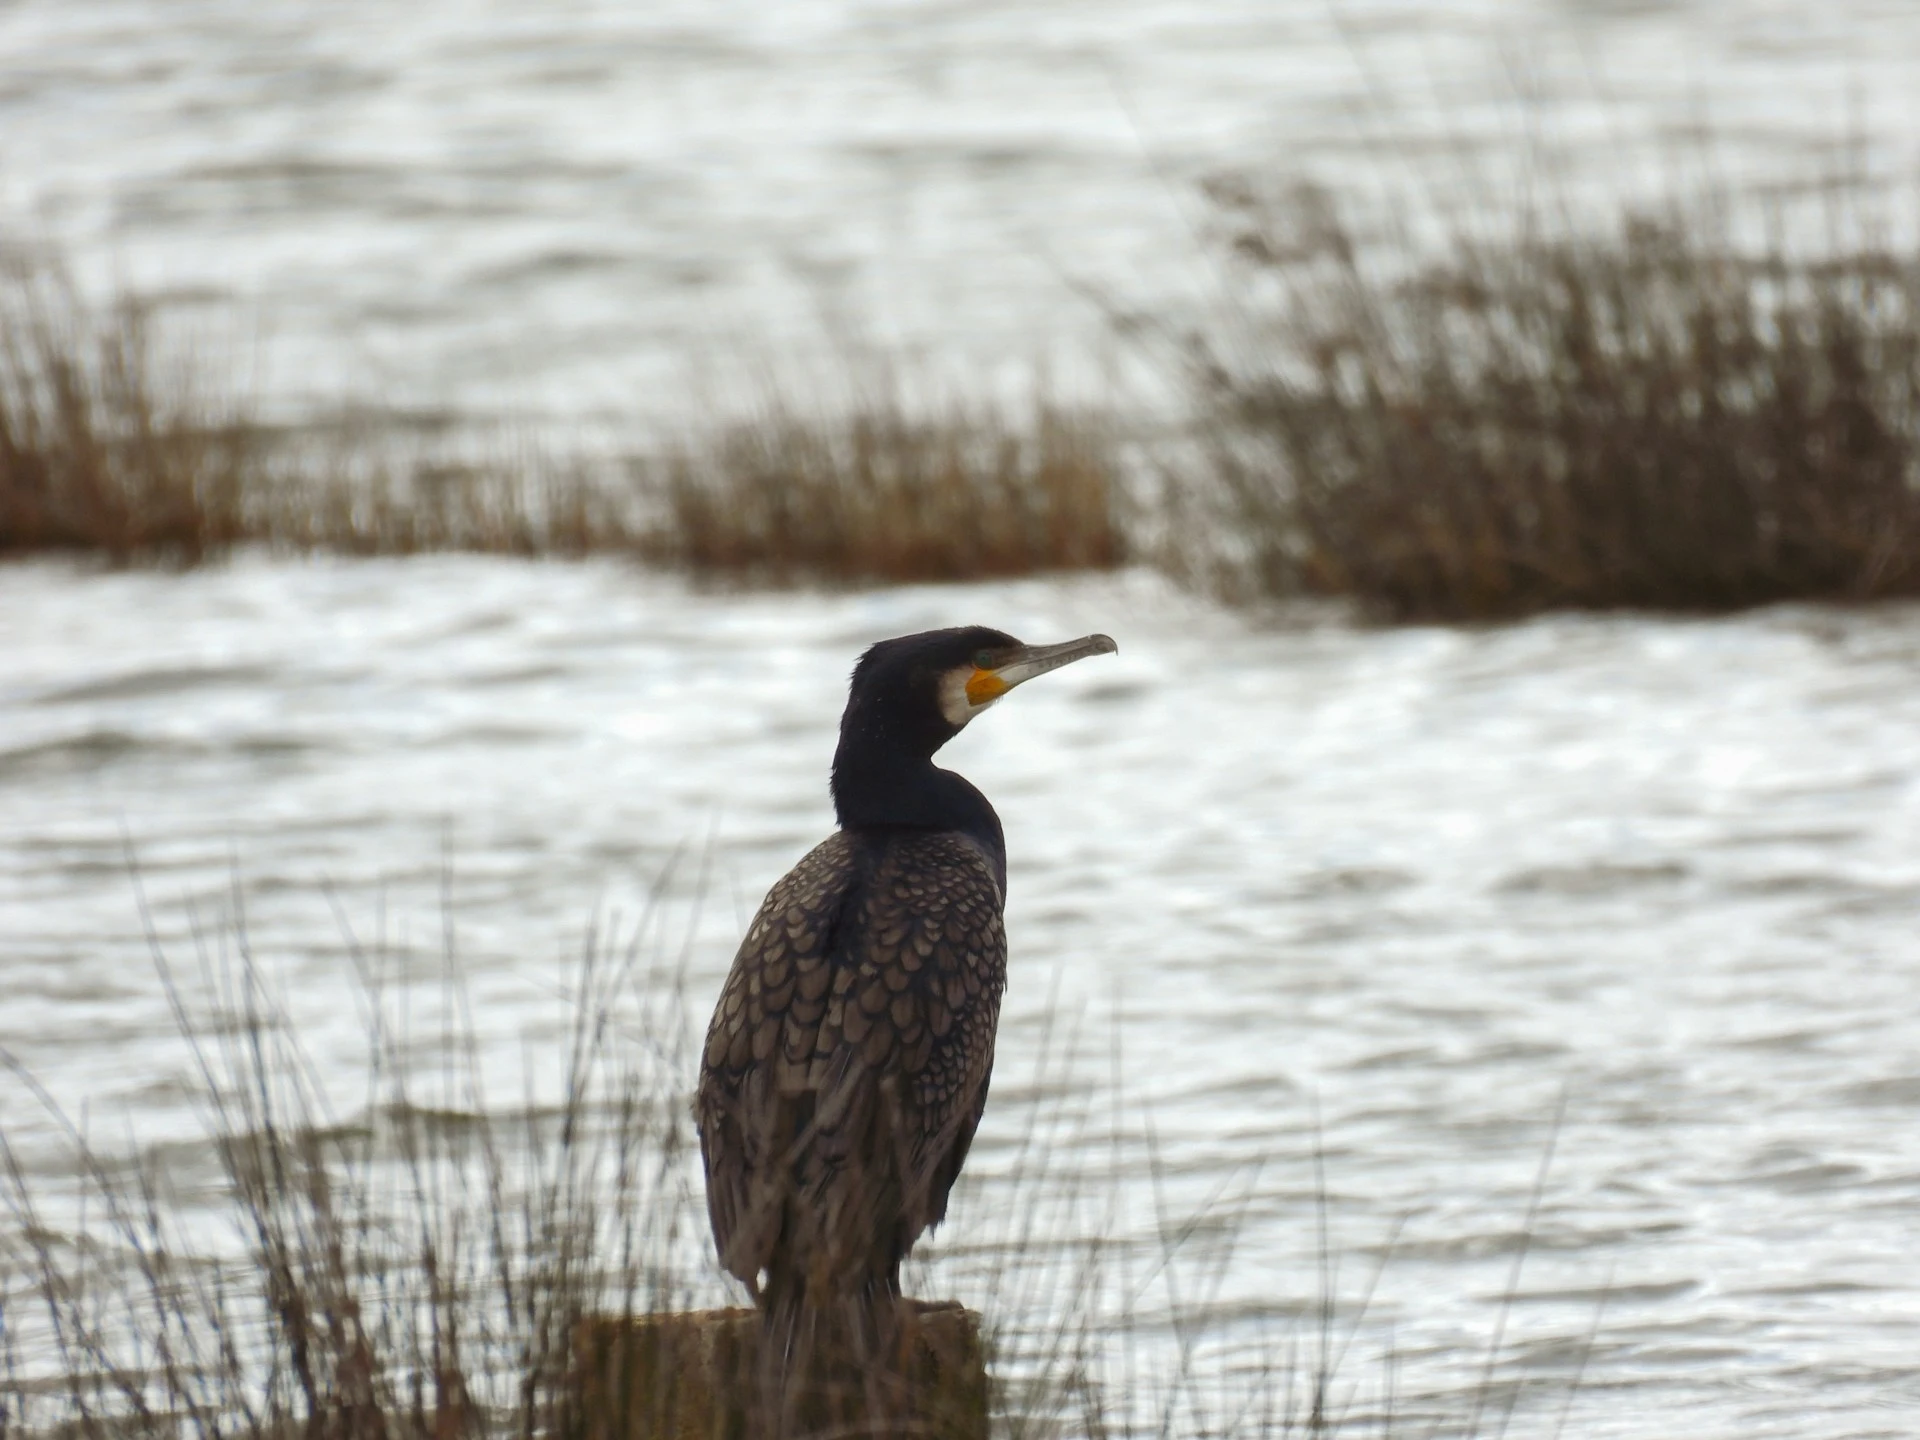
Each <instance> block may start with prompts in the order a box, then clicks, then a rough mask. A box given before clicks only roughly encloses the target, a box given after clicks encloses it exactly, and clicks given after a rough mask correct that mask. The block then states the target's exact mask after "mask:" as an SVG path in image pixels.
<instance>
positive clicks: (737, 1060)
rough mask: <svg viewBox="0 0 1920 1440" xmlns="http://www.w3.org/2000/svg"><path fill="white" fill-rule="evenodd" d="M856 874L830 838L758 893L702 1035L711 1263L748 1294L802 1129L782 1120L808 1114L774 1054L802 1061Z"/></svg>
mask: <svg viewBox="0 0 1920 1440" xmlns="http://www.w3.org/2000/svg"><path fill="white" fill-rule="evenodd" d="M858 871H859V858H858V855H857V854H856V851H855V847H854V845H853V842H852V841H851V840H850V839H849V837H848V836H847V835H845V834H844V833H839V832H836V833H835V834H833V835H831V836H829V837H828V838H827V839H826V840H824V841H822V842H821V843H820V844H819V845H817V846H815V847H814V848H813V849H812V850H811V851H809V852H808V853H807V854H806V855H805V856H804V857H802V859H801V860H800V862H799V864H797V865H795V866H794V867H793V869H791V870H789V871H788V872H787V873H786V875H785V876H784V877H782V878H781V880H780V881H779V882H778V883H777V884H775V885H774V887H773V889H772V890H770V891H768V892H767V898H766V899H765V900H764V901H762V902H761V904H760V910H759V913H758V914H756V915H755V916H754V918H753V924H752V925H751V926H749V927H748V929H747V934H746V937H745V938H744V939H743V940H742V941H741V942H740V949H739V951H738V953H737V954H735V956H734V959H733V970H732V972H731V973H730V974H729V975H728V976H727V983H726V986H725V988H724V989H723V990H722V991H721V992H720V1003H719V1004H718V1005H716V1006H715V1007H714V1011H713V1020H712V1022H711V1023H710V1024H709V1025H708V1027H707V1042H706V1049H705V1051H704V1052H703V1054H702V1057H701V1065H700V1087H699V1091H698V1093H697V1096H696V1098H695V1101H694V1115H695V1118H696V1119H697V1121H698V1122H699V1129H700V1153H701V1158H702V1160H703V1161H704V1162H705V1166H706V1172H707V1213H708V1216H709V1218H710V1219H711V1221H712V1223H713V1238H714V1243H715V1245H716V1246H717V1247H718V1249H719V1252H720V1262H721V1264H722V1265H724V1266H725V1267H726V1269H727V1270H728V1271H729V1272H730V1273H732V1274H734V1275H737V1276H739V1277H740V1278H741V1279H742V1280H745V1281H746V1282H747V1284H748V1286H749V1287H753V1286H755V1285H756V1283H757V1282H756V1278H755V1277H756V1276H757V1275H758V1274H759V1272H760V1271H761V1269H763V1268H764V1267H765V1266H766V1265H767V1263H768V1261H769V1259H770V1257H771V1255H772V1252H773V1246H774V1243H775V1241H776V1240H777V1239H778V1235H779V1229H780V1219H781V1215H780V1211H781V1202H782V1199H783V1191H784V1190H785V1180H784V1176H785V1174H786V1172H787V1171H788V1168H789V1165H790V1162H791V1152H792V1149H793V1145H794V1141H795V1139H796V1136H795V1134H794V1132H795V1131H796V1130H797V1129H800V1128H803V1127H804V1124H805V1118H804V1117H802V1116H798V1115H796V1114H795V1113H794V1112H795V1110H796V1108H810V1107H797V1106H796V1104H795V1101H796V1099H797V1098H799V1097H798V1096H797V1092H798V1091H799V1090H801V1089H804V1088H805V1079H804V1072H805V1069H806V1065H805V1060H804V1059H803V1060H802V1062H801V1063H800V1064H799V1065H798V1066H796V1065H794V1064H793V1063H792V1062H791V1061H786V1060H785V1058H784V1057H786V1056H787V1055H790V1054H791V1053H792V1052H793V1051H794V1050H796V1049H803V1053H804V1056H806V1057H810V1056H811V1054H812V1050H813V1044H814V1032H815V1030H817V1028H818V1027H819V1024H820V1020H821V1017H822V1016H823V1015H824V1014H825V1013H826V1010H827V994H828V988H829V986H830V984H831V982H832V978H833V977H832V966H831V964H830V963H829V955H830V953H831V951H832V949H833V948H834V943H835V939H836V935H837V931H838V928H839V924H840V921H841V918H842V914H843V911H844V910H845V908H846V904H847V900H848V898H849V896H850V895H851V894H852V892H853V889H854V887H855V885H856V883H857V877H858ZM776 1056H778V1057H780V1058H779V1059H776ZM796 1070H798V1071H799V1072H800V1073H799V1074H795V1071H796Z"/></svg>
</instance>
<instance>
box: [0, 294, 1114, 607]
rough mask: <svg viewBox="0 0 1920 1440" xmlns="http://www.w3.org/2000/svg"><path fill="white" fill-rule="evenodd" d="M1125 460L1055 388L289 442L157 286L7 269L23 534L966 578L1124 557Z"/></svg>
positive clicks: (7, 460) (40, 547)
mask: <svg viewBox="0 0 1920 1440" xmlns="http://www.w3.org/2000/svg"><path fill="white" fill-rule="evenodd" d="M469 448H470V449H475V447H469ZM1116 477H1117V467H1116V462H1115V457H1114V446H1113V444H1112V443H1111V441H1110V438H1109V434H1108V432H1107V430H1106V428H1105V427H1104V426H1103V425H1102V424H1101V423H1100V422H1098V421H1097V420H1095V419H1094V418H1092V417H1089V416H1086V415H1082V414H1076V413H1073V412H1070V411H1068V410H1066V409H1064V408H1061V407H1058V406H1055V405H1052V404H1049V403H1047V402H1045V401H1040V400H1036V402H1035V404H1034V406H1033V411H1032V414H1031V416H1030V417H1026V418H1025V419H1016V418H1010V417H1009V416H1008V415H1006V414H1005V413H1003V412H1002V411H1000V410H997V409H994V408H992V407H967V406H962V405H953V406H948V407H946V408H944V409H942V410H939V411H937V412H935V413H932V414H929V415H924V416H923V415H919V414H916V413H912V412H910V411H909V410H908V408H907V407H906V406H905V405H904V404H902V403H901V402H900V401H899V400H898V399H897V398H889V399H885V400H878V401H870V402H867V403H862V404H858V405H855V406H853V407H851V408H850V409H848V410H847V411H845V412H827V411H820V412H818V413H805V412H803V411H801V410H800V409H799V408H797V407H795V406H792V405H790V404H778V405H773V406H769V407H766V408H764V409H763V410H762V411H761V412H759V413H758V414H756V415H755V416H753V417H752V418H748V419H741V420H735V421H732V422H729V423H725V424H720V425H717V426H716V427H715V428H714V429H712V430H711V431H709V432H705V433H703V434H701V435H700V436H698V437H697V438H695V439H692V440H689V441H686V442H684V443H681V444H679V445H676V446H672V447H669V448H668V449H667V450H665V451H664V452H663V453H660V454H656V455H651V456H647V457H644V458H641V459H638V460H635V461H633V462H632V463H630V464H628V465H625V466H623V467H615V466H612V465H601V466H598V467H587V466H584V465H579V464H569V463H564V462H559V461H555V460H553V459H551V458H549V457H543V456H539V455H529V454H519V455H516V454H514V451H513V447H512V446H510V445H498V446H495V447H493V448H492V449H491V450H489V449H487V448H485V447H484V446H482V447H478V448H477V451H476V453H473V454H469V455H465V456H460V457H453V458H449V457H448V456H446V455H441V454H433V453H421V454H416V455H411V456H409V455H407V454H406V453H404V449H403V447H402V446H401V445H399V444H398V443H396V442H394V441H393V440H392V439H391V438H388V437H382V436H379V435H376V434H374V433H372V432H371V431H370V430H368V429H367V428H365V427H359V428H355V427H351V426H349V427H344V428H336V429H335V430H333V431H331V432H328V433H327V434H326V435H324V436H321V435H309V436H305V437H288V436H285V435H278V434H275V433H273V432H272V431H271V430H269V428H268V427H266V426H264V425H262V424H261V423H260V422H259V421H258V419H257V417H256V416H255V414H254V413H253V412H252V410H251V409H250V407H249V406H248V405H246V404H245V403H244V402H243V401H241V400H240V399H239V398H237V397H236V395H235V394H234V393H233V392H231V391H230V390H228V389H223V387H221V386H219V385H218V384H216V383H213V382H212V381H211V379H210V372H209V367H208V366H207V365H206V363H205V362H204V359H203V358H201V357H197V356H196V355H195V354H194V353H193V352H191V351H188V350H184V349H178V348H175V349H167V348H165V347H163V346H162V345H160V344H159V343H158V342H157V340H156V337H155V333H154V325H153V323H152V320H151V317H150V315H149V314H148V313H147V312H146V311H145V310H144V309H143V308H142V307H140V306H138V305H136V304H133V303H119V304H115V305H112V306H110V307H108V308H106V309H105V310H104V311H102V310H98V309H95V308H93V307H90V306H89V305H88V304H87V303H86V302H85V301H84V300H83V299H82V298H81V297H80V296H79V294H78V293H77V292H76V290H75V288H74V287H73V286H72V285H71V284H70V283H69V282H68V281H67V280H66V279H65V277H64V276H63V274H62V273H61V271H60V269H59V267H58V266H57V265H54V264H52V263H49V262H48V261H46V260H45V259H44V257H41V258H34V257H22V256H14V257H12V258H11V259H10V260H9V261H8V263H7V265H6V266H5V267H4V268H0V555H8V554H12V555H22V554H30V553H35V552H39V551H48V550H59V551H71V552H83V553H91V554H96V555H99V556H101V557H103V558H105V559H106V560H108V561H110V562H112V563H116V564H129V563H159V564H177V565H192V564H197V563H200V562H202V561H205V560H209V559H214V558H217V557H219V556H221V555H223V554H226V553H228V552H230V551H231V550H232V549H234V548H235V547H236V546H239V545H245V544H252V545H263V546H267V547H270V548H274V549H280V550H285V551H289V552H310V551H327V552H336V553H342V554H349V555H411V554H418V553H423V552H428V551H446V550H462V551H474V552H481V553H488V554H501V555H519V556H557V557H566V558H573V557H580V556H585V555H590V554H608V553H612V554H626V555H632V556H635V557H638V558H642V559H647V560H652V561H656V562H661V563H666V564H670V565H674V566H678V567H682V568H685V569H689V570H692V571H696V572H699V573H703V574H713V575H738V576H744V577H749V578H752V579H755V580H758V581H761V582H765V583H776V584H781V583H795V582H802V581H805V582H818V581H843V582H844V581H850V582H873V581H898V580H951V579H967V578H973V577H977V576H998V575H1021V574H1030V573H1033V572H1035V571H1042V570H1059V569H1084V568H1098V567H1107V566H1112V565H1117V564H1119V563H1121V562H1122V560H1123V559H1124V557H1125V553H1126V547H1125V543H1124V538H1123V527H1122V524H1121V519H1120V508H1119V494H1120V487H1119V485H1118V482H1117V478H1116Z"/></svg>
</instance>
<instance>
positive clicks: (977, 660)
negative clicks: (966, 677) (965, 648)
mask: <svg viewBox="0 0 1920 1440" xmlns="http://www.w3.org/2000/svg"><path fill="white" fill-rule="evenodd" d="M973 664H974V668H975V669H977V670H991V669H993V651H991V650H976V651H974V652H973Z"/></svg>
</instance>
